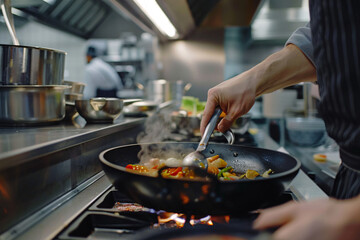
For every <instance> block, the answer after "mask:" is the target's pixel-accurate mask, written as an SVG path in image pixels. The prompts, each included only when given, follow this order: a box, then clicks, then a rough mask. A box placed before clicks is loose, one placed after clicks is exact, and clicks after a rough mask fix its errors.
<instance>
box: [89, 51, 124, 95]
mask: <svg viewBox="0 0 360 240" xmlns="http://www.w3.org/2000/svg"><path fill="white" fill-rule="evenodd" d="M102 55H104V51H101V49H100V48H99V47H96V46H92V45H90V46H89V47H88V49H87V52H86V60H87V63H88V64H87V65H86V67H85V79H84V82H85V84H86V87H85V89H84V99H89V98H93V97H117V95H116V93H117V91H118V90H120V89H122V88H123V86H122V82H121V79H120V77H119V75H118V73H117V72H116V71H115V69H114V67H112V66H111V65H110V64H108V63H107V62H105V61H104V60H102V59H101V58H100V57H101V56H102Z"/></svg>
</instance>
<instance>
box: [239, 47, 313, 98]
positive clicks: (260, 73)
mask: <svg viewBox="0 0 360 240" xmlns="http://www.w3.org/2000/svg"><path fill="white" fill-rule="evenodd" d="M246 74H249V76H251V77H252V82H253V84H255V89H256V96H260V95H262V94H265V93H270V92H273V91H275V90H278V89H281V88H284V87H288V86H291V85H295V84H298V83H300V82H315V81H316V69H315V67H314V65H313V64H312V62H311V61H310V60H309V59H308V58H307V57H306V56H305V55H304V54H303V52H301V50H300V49H299V48H298V47H296V46H295V45H293V44H289V45H287V46H286V47H284V48H283V49H282V50H281V51H279V52H277V53H274V54H272V55H271V56H269V57H268V58H266V59H265V60H264V61H262V62H261V63H259V64H258V65H256V66H255V67H253V68H252V69H250V70H249V71H248V72H246Z"/></svg>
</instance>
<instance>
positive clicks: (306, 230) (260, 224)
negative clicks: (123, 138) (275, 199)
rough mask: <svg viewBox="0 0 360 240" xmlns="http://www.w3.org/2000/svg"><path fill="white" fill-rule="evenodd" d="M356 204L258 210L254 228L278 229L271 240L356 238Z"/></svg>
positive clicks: (359, 218)
mask: <svg viewBox="0 0 360 240" xmlns="http://www.w3.org/2000/svg"><path fill="white" fill-rule="evenodd" d="M359 211H360V201H359V199H356V200H354V199H352V200H342V201H340V200H334V199H329V200H327V199H319V200H316V201H310V202H301V203H299V202H290V203H286V204H283V205H281V206H277V207H273V208H270V209H265V210H261V213H260V215H259V217H258V218H257V219H256V220H255V222H254V228H255V229H258V230H264V229H266V228H271V227H278V226H280V227H279V228H278V229H277V230H276V231H275V232H274V234H273V237H274V239H279V240H280V239H284V240H285V239H286V240H288V239H292V240H305V239H306V240H308V239H316V240H339V239H341V240H348V239H349V240H350V239H360V215H359Z"/></svg>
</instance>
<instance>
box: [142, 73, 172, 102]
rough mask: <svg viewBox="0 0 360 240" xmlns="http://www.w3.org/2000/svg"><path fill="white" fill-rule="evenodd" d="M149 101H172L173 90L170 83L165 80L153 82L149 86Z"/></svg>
mask: <svg viewBox="0 0 360 240" xmlns="http://www.w3.org/2000/svg"><path fill="white" fill-rule="evenodd" d="M147 96H148V99H149V100H151V101H154V102H156V103H158V104H159V103H163V102H167V101H170V100H171V99H172V96H171V88H170V83H169V82H168V81H167V80H165V79H159V80H153V81H151V82H150V83H149V85H148V93H147Z"/></svg>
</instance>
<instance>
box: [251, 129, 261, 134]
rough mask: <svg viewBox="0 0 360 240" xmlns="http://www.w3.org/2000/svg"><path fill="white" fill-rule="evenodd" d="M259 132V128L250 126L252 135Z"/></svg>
mask: <svg viewBox="0 0 360 240" xmlns="http://www.w3.org/2000/svg"><path fill="white" fill-rule="evenodd" d="M258 132H259V129H257V128H249V133H250V134H251V135H255V134H257V133H258Z"/></svg>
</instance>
